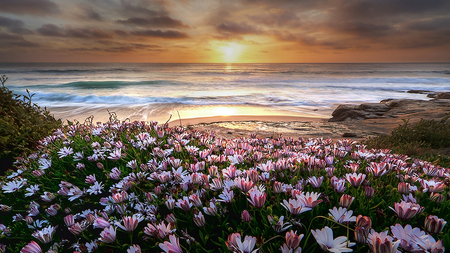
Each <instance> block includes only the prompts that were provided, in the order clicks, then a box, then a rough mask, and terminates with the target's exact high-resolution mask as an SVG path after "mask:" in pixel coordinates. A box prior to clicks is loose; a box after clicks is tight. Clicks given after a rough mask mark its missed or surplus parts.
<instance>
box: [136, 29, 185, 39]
mask: <svg viewBox="0 0 450 253" xmlns="http://www.w3.org/2000/svg"><path fill="white" fill-rule="evenodd" d="M131 34H132V35H135V36H144V37H157V38H164V39H184V38H187V37H189V35H188V34H187V33H184V32H179V31H174V30H167V31H161V30H143V31H133V32H131Z"/></svg>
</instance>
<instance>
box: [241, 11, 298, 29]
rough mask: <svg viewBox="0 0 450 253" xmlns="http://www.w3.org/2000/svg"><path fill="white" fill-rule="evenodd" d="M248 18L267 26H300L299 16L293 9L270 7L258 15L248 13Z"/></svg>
mask: <svg viewBox="0 0 450 253" xmlns="http://www.w3.org/2000/svg"><path fill="white" fill-rule="evenodd" d="M249 19H250V20H252V21H253V22H255V23H258V24H264V25H266V26H269V27H274V26H276V27H300V26H301V22H300V18H299V17H298V16H297V13H296V12H295V11H293V10H289V9H282V8H272V9H270V10H268V11H266V12H264V13H261V14H258V15H250V16H249Z"/></svg>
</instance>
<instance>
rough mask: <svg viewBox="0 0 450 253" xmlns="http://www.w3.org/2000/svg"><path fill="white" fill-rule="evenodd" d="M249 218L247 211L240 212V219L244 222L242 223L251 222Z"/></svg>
mask: <svg viewBox="0 0 450 253" xmlns="http://www.w3.org/2000/svg"><path fill="white" fill-rule="evenodd" d="M251 218H252V217H251V216H250V214H249V213H248V211H247V210H244V211H243V212H242V214H241V219H242V220H243V221H244V222H249V221H250V220H251Z"/></svg>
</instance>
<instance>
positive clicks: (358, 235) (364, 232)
mask: <svg viewBox="0 0 450 253" xmlns="http://www.w3.org/2000/svg"><path fill="white" fill-rule="evenodd" d="M368 236H369V229H368V228H363V227H356V228H355V241H356V242H357V243H361V244H366V242H367V237H368Z"/></svg>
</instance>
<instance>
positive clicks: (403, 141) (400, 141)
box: [365, 114, 450, 167]
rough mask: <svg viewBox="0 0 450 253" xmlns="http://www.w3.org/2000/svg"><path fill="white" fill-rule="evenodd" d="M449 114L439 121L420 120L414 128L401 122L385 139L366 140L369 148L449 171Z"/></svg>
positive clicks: (383, 136) (406, 121)
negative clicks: (404, 156)
mask: <svg viewBox="0 0 450 253" xmlns="http://www.w3.org/2000/svg"><path fill="white" fill-rule="evenodd" d="M449 118H450V114H447V115H446V116H445V117H443V118H442V119H441V120H439V121H437V120H424V119H421V120H420V121H419V122H417V123H416V124H410V123H409V120H403V124H401V125H399V126H398V127H397V128H395V129H394V130H393V131H392V132H391V133H390V134H389V135H380V136H377V137H373V138H370V139H368V140H367V141H366V142H365V144H366V145H367V146H368V147H369V148H377V149H391V150H392V151H393V152H395V153H401V154H406V155H409V156H411V157H414V158H418V159H422V160H426V161H429V162H431V163H433V164H434V165H440V166H442V167H450V120H449Z"/></svg>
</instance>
